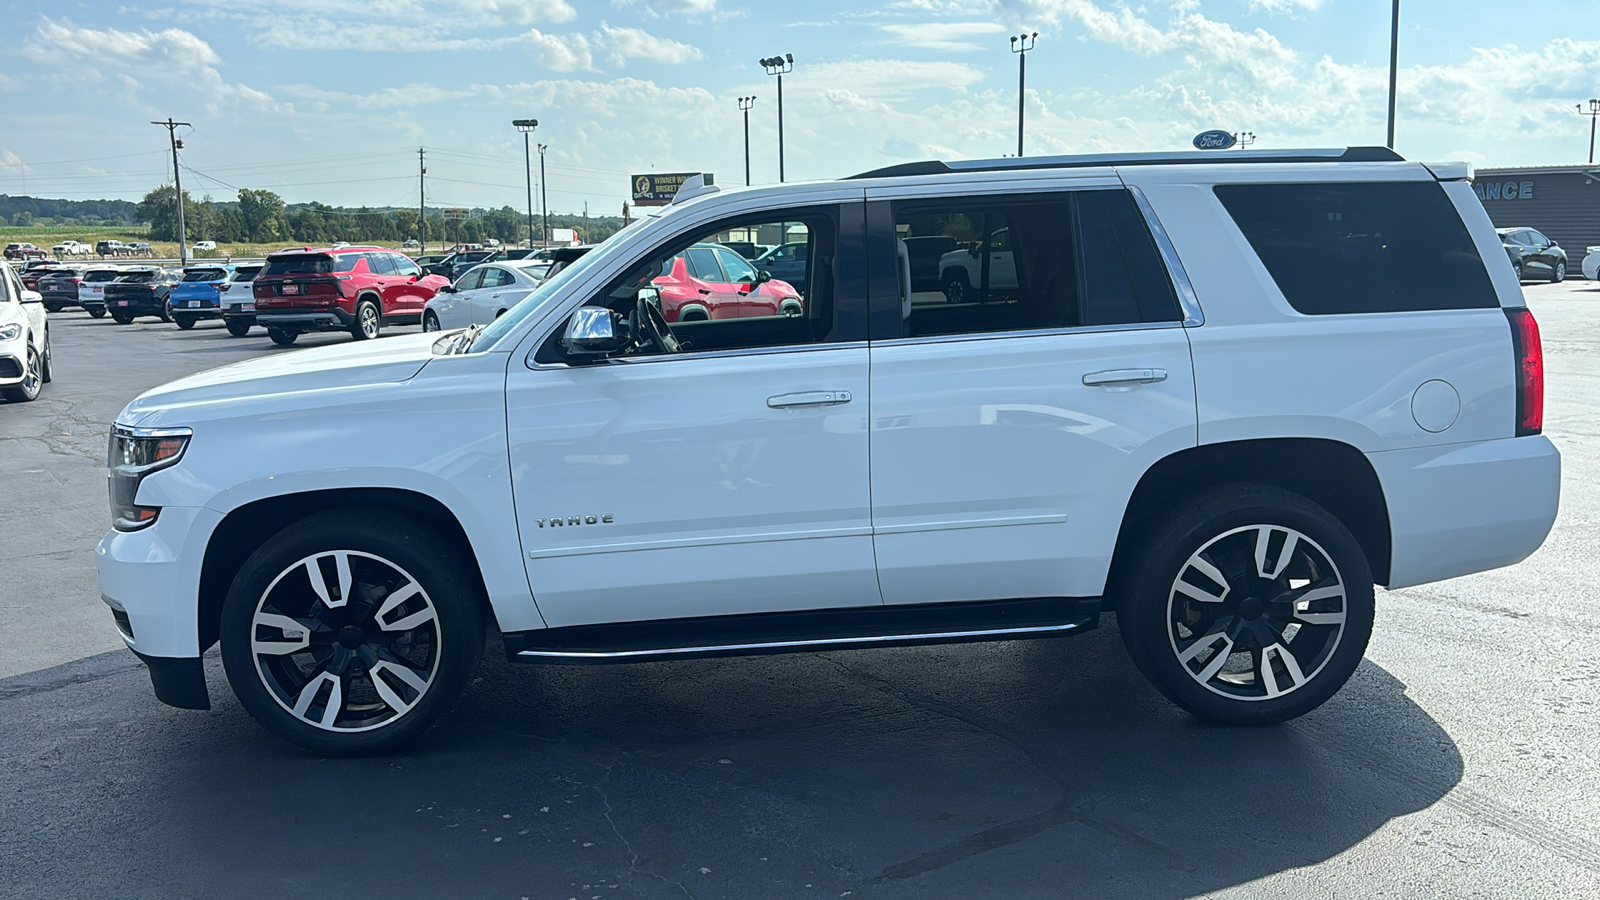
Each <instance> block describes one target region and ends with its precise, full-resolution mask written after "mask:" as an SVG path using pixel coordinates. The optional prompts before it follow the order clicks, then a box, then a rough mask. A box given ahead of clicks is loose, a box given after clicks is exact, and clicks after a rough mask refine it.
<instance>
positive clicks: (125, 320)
mask: <svg viewBox="0 0 1600 900" xmlns="http://www.w3.org/2000/svg"><path fill="white" fill-rule="evenodd" d="M111 321H113V322H116V323H117V324H118V325H132V324H133V316H131V315H128V314H127V313H121V312H114V313H112V314H111Z"/></svg>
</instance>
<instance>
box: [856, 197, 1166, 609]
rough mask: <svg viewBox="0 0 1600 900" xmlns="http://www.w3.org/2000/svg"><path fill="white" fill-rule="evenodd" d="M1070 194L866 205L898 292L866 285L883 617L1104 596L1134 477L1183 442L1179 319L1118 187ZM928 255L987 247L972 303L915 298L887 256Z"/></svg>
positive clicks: (925, 294) (883, 283)
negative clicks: (906, 609) (953, 605)
mask: <svg viewBox="0 0 1600 900" xmlns="http://www.w3.org/2000/svg"><path fill="white" fill-rule="evenodd" d="M1069 184H1072V185H1073V187H1074V189H1072V190H1063V189H1062V179H1059V178H1053V179H1051V180H1050V181H1049V182H1048V183H1042V184H1039V185H1038V187H1034V186H1033V184H1031V183H1028V182H1022V183H1020V184H1017V185H1006V186H1005V188H1004V189H997V190H994V191H993V192H992V193H979V194H971V193H963V194H962V195H960V196H958V197H949V198H946V197H939V196H930V195H928V194H926V193H922V194H919V192H918V190H917V189H915V188H912V187H909V186H907V187H894V188H884V189H878V190H875V191H870V192H869V193H868V197H869V209H870V211H869V214H868V215H869V218H868V221H869V227H871V228H872V234H873V240H874V243H873V259H874V263H873V266H874V271H875V272H882V271H887V272H891V273H896V274H897V276H898V277H895V278H893V279H884V278H879V279H876V280H875V281H874V283H873V322H872V326H873V328H872V376H871V395H872V412H871V426H870V427H871V474H872V521H873V544H874V548H875V550H876V554H877V561H878V577H879V583H880V584H881V586H882V590H883V595H884V602H885V603H930V602H946V601H963V600H997V599H1010V598H1025V597H1094V596H1099V595H1100V594H1101V593H1102V592H1103V591H1104V588H1105V579H1106V574H1107V570H1108V568H1109V564H1110V559H1111V554H1112V551H1113V549H1114V546H1115V542H1116V537H1117V531H1118V527H1119V524H1120V522H1121V518H1122V512H1123V510H1124V508H1125V507H1126V505H1127V502H1128V499H1129V497H1130V495H1131V494H1132V491H1133V488H1134V486H1135V485H1136V484H1137V483H1138V480H1139V478H1140V476H1141V475H1142V474H1143V473H1144V471H1145V470H1146V469H1147V468H1148V467H1149V466H1150V465H1151V464H1153V463H1154V462H1155V461H1156V460H1158V459H1160V458H1161V457H1163V456H1165V455H1167V454H1169V453H1172V452H1174V451H1176V450H1179V449H1182V448H1184V447H1191V446H1194V444H1195V443H1196V411H1195V393H1194V381H1193V377H1192V370H1191V365H1190V355H1189V342H1188V339H1187V337H1186V335H1185V333H1184V328H1183V327H1182V320H1183V313H1182V312H1181V311H1180V307H1179V303H1178V300H1177V296H1176V293H1175V291H1174V288H1173V285H1172V282H1171V281H1170V280H1169V278H1168V275H1167V273H1166V270H1165V268H1164V266H1163V263H1162V261H1161V259H1160V256H1159V254H1158V251H1157V250H1156V247H1155V244H1154V241H1153V239H1152V237H1151V234H1150V232H1149V230H1148V227H1147V225H1146V222H1145V220H1144V218H1143V216H1142V215H1141V213H1140V211H1139V209H1138V207H1137V205H1136V202H1135V200H1134V199H1133V197H1132V195H1131V194H1130V193H1129V192H1128V191H1127V190H1126V189H1125V188H1123V187H1122V185H1121V183H1120V182H1119V181H1118V180H1117V178H1116V176H1115V175H1114V174H1112V173H1105V174H1098V173H1094V172H1092V171H1086V172H1085V173H1081V174H1078V175H1077V176H1076V178H1075V179H1073V180H1072V181H1071V182H1069ZM922 190H923V191H927V190H928V189H927V188H923V189H922ZM924 237H927V238H944V239H949V240H952V241H955V242H957V243H960V244H963V245H970V246H977V247H980V248H982V250H981V251H980V253H979V255H978V260H979V261H980V262H983V263H987V264H986V265H979V266H976V267H974V269H973V282H974V283H973V284H972V285H971V286H970V291H971V294H970V296H968V297H967V298H966V300H967V302H963V303H960V304H952V303H949V302H947V300H946V297H945V294H944V293H943V292H942V291H934V290H925V291H918V290H914V289H913V288H914V287H916V286H918V285H915V284H913V282H912V281H911V279H910V278H909V277H908V272H909V270H910V258H909V254H908V253H907V251H906V250H905V246H906V244H905V242H904V241H902V240H900V238H908V239H915V238H924ZM930 243H933V242H930ZM985 253H987V256H985V255H984V254H985ZM995 257H999V258H998V259H997V258H995ZM922 286H926V285H922Z"/></svg>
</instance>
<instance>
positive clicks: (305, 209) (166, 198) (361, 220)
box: [134, 185, 622, 244]
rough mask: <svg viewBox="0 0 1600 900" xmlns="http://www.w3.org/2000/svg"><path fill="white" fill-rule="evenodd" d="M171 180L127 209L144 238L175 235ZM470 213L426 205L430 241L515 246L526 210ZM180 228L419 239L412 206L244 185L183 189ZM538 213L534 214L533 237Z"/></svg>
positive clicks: (586, 231)
mask: <svg viewBox="0 0 1600 900" xmlns="http://www.w3.org/2000/svg"><path fill="white" fill-rule="evenodd" d="M174 196H175V191H174V189H173V187H172V186H171V185H162V186H161V187H158V188H156V189H155V190H152V191H150V192H149V193H147V194H145V195H144V198H143V199H142V200H140V201H139V203H138V205H137V207H136V209H135V212H134V215H135V218H137V219H138V221H140V222H143V223H145V224H147V225H149V226H150V239H151V240H157V241H176V240H177V239H178V205H177V203H176V202H174ZM471 213H472V215H471V218H468V219H467V220H466V221H462V222H446V221H445V220H444V216H443V213H442V212H441V211H440V210H438V209H430V210H428V217H427V223H426V224H427V238H428V241H429V242H430V243H436V242H441V241H459V242H463V243H474V244H481V243H483V242H484V241H485V240H487V239H489V238H494V239H496V240H499V241H501V242H503V243H507V244H515V243H516V242H517V241H520V240H524V239H526V238H527V236H528V220H527V214H526V213H523V212H518V211H517V210H515V209H513V208H511V207H510V206H502V207H500V208H499V209H474V210H472V211H471ZM183 218H184V230H185V232H186V236H187V237H188V239H189V240H190V241H191V242H192V241H217V242H219V243H221V242H228V243H255V244H270V243H276V242H281V241H295V242H303V243H306V244H329V243H333V242H334V241H348V242H350V243H364V242H386V243H394V242H398V241H404V240H407V239H418V240H420V239H421V238H422V234H421V228H419V227H418V215H417V210H415V209H370V208H367V207H361V208H359V209H350V208H347V207H334V206H328V205H326V204H322V203H315V202H313V203H304V204H293V205H290V204H286V203H284V201H283V198H282V197H279V196H278V195H277V194H275V193H273V192H272V191H257V190H251V189H249V188H245V189H241V190H240V191H239V195H238V199H237V200H234V201H223V202H217V201H214V200H212V199H211V197H210V196H209V195H206V196H203V197H201V198H200V199H199V200H195V199H194V198H193V197H191V196H190V195H189V192H188V191H184V192H183ZM539 224H540V219H539V218H537V217H536V218H535V220H534V235H535V236H536V237H537V236H538V233H539ZM550 227H551V228H574V229H577V231H578V234H579V239H580V240H583V241H585V242H594V241H601V240H604V239H605V238H607V237H610V236H611V235H612V234H614V233H615V232H616V231H617V230H618V229H620V228H621V227H622V219H621V217H619V216H599V217H594V218H590V219H588V220H587V226H586V224H585V219H584V218H583V217H582V216H574V215H571V214H560V215H557V214H552V215H551V216H550Z"/></svg>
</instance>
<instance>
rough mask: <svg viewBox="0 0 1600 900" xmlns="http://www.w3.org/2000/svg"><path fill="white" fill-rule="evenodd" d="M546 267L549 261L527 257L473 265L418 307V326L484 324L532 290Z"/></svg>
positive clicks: (441, 328) (441, 327)
mask: <svg viewBox="0 0 1600 900" xmlns="http://www.w3.org/2000/svg"><path fill="white" fill-rule="evenodd" d="M549 270H550V264H549V263H547V262H542V261H538V260H531V259H530V260H520V259H517V260H508V261H506V262H495V263H485V264H483V265H480V266H473V267H472V268H471V269H468V270H467V271H466V273H465V274H463V275H462V276H461V277H460V278H457V279H456V282H455V284H452V285H447V286H445V287H442V288H440V289H439V292H438V293H437V294H435V295H434V296H433V299H431V300H429V301H428V305H427V306H426V307H424V308H423V311H422V330H423V331H446V330H449V329H452V328H466V327H467V326H469V325H487V324H489V323H490V322H493V321H494V320H495V318H496V317H498V316H499V315H500V314H501V313H503V312H505V311H506V310H508V309H510V308H511V307H513V306H515V305H516V304H517V303H519V302H520V301H521V300H522V299H523V298H524V297H527V296H528V295H529V294H531V293H533V289H534V288H536V287H538V286H539V284H540V282H542V281H544V276H545V273H546V272H548V271H549Z"/></svg>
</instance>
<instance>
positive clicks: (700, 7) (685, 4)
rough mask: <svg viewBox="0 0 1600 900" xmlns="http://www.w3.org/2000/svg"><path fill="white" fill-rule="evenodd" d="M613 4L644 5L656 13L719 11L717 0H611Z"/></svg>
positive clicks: (690, 13) (620, 5)
mask: <svg viewBox="0 0 1600 900" xmlns="http://www.w3.org/2000/svg"><path fill="white" fill-rule="evenodd" d="M611 5H612V6H618V7H626V6H642V7H644V8H645V9H647V10H649V11H650V12H652V13H655V14H656V15H673V14H682V15H691V16H703V15H709V14H711V13H714V12H716V11H717V0H611Z"/></svg>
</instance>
